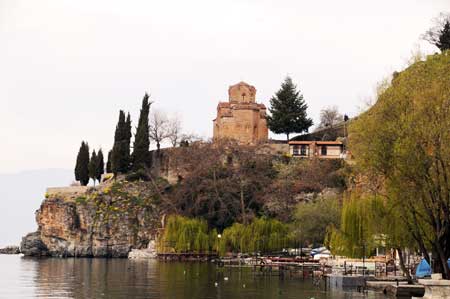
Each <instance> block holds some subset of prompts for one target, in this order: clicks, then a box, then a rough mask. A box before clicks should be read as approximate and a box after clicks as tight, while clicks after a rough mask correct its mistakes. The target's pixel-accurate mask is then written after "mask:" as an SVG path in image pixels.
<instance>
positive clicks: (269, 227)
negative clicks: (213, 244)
mask: <svg viewBox="0 0 450 299" xmlns="http://www.w3.org/2000/svg"><path fill="white" fill-rule="evenodd" d="M219 242H220V253H221V254H224V253H225V252H241V253H256V252H262V253H268V252H275V251H280V250H282V249H284V248H287V247H289V245H290V244H291V239H290V238H289V226H288V225H287V224H284V223H282V222H280V221H278V220H275V219H266V218H255V219H254V220H253V221H252V222H251V223H250V224H249V225H243V224H240V223H234V224H233V225H232V226H231V227H229V228H226V229H225V230H224V231H223V234H222V238H221V239H220V241H219Z"/></svg>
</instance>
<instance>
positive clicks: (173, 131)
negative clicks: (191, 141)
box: [167, 115, 182, 147]
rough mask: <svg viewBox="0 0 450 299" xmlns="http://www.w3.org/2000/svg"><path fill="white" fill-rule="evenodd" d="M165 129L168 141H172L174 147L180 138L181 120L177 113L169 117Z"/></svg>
mask: <svg viewBox="0 0 450 299" xmlns="http://www.w3.org/2000/svg"><path fill="white" fill-rule="evenodd" d="M167 129H168V131H167V133H168V136H167V138H168V139H169V140H170V143H172V146H173V147H176V146H177V145H178V144H179V143H180V141H181V139H182V134H181V120H180V118H179V117H178V115H174V116H172V117H171V118H170V119H169V121H168V125H167Z"/></svg>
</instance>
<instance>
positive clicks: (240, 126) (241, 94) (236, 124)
mask: <svg viewBox="0 0 450 299" xmlns="http://www.w3.org/2000/svg"><path fill="white" fill-rule="evenodd" d="M255 96H256V88H255V87H254V86H251V85H249V84H247V83H245V82H239V83H238V84H236V85H232V86H230V87H229V88H228V102H219V104H218V105H217V117H216V119H214V121H213V122H214V140H217V139H221V138H230V139H235V140H238V141H239V142H241V143H245V144H258V143H262V142H266V141H267V139H268V134H269V132H268V129H267V122H266V106H264V104H260V103H256V99H255Z"/></svg>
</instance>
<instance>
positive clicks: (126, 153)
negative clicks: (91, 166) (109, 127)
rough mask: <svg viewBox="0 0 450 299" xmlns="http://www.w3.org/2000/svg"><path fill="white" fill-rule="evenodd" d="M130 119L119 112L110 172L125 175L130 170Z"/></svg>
mask: <svg viewBox="0 0 450 299" xmlns="http://www.w3.org/2000/svg"><path fill="white" fill-rule="evenodd" d="M130 139H131V119H130V114H129V113H128V116H127V118H126V119H125V113H124V112H123V111H122V110H120V113H119V121H118V123H117V126H116V132H115V134H114V146H113V149H112V154H111V170H112V172H114V173H126V172H127V171H128V170H129V169H130Z"/></svg>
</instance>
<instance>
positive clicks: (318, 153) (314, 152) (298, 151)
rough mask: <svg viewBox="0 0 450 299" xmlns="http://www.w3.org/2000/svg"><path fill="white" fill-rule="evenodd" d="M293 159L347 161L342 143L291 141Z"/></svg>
mask: <svg viewBox="0 0 450 299" xmlns="http://www.w3.org/2000/svg"><path fill="white" fill-rule="evenodd" d="M289 151H290V154H291V155H292V156H293V157H301V158H322V159H345V158H346V156H347V155H346V152H345V151H344V144H343V143H342V142H341V141H289Z"/></svg>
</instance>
